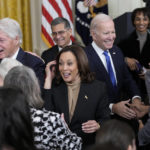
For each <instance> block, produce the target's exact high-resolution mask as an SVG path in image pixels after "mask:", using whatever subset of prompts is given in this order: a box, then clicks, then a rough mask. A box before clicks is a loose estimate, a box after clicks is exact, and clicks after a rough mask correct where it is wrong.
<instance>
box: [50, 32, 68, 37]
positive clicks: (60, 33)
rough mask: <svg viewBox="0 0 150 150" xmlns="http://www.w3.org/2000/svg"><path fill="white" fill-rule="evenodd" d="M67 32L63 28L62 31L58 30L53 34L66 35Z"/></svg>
mask: <svg viewBox="0 0 150 150" xmlns="http://www.w3.org/2000/svg"><path fill="white" fill-rule="evenodd" d="M65 32H67V30H62V31H58V32H52V36H53V37H55V36H57V35H60V36H61V35H64V34H65Z"/></svg>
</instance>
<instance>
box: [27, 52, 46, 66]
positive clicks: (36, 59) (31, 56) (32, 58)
mask: <svg viewBox="0 0 150 150" xmlns="http://www.w3.org/2000/svg"><path fill="white" fill-rule="evenodd" d="M25 59H26V61H27V62H30V63H31V62H32V63H42V64H44V62H43V60H42V58H41V57H40V56H39V55H38V54H36V53H32V52H31V53H30V52H25Z"/></svg>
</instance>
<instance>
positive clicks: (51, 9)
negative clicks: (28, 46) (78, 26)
mask: <svg viewBox="0 0 150 150" xmlns="http://www.w3.org/2000/svg"><path fill="white" fill-rule="evenodd" d="M56 17H64V18H66V19H67V20H68V21H69V22H70V25H71V28H72V29H73V17H72V1H71V0H43V1H42V25H41V31H42V34H41V35H42V39H43V40H44V41H46V43H47V42H49V43H50V44H47V45H52V46H53V45H54V42H53V40H52V37H51V32H52V31H51V25H50V24H51V21H52V20H53V19H54V18H56ZM73 35H74V31H73ZM72 39H73V38H72Z"/></svg>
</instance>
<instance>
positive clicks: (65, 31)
mask: <svg viewBox="0 0 150 150" xmlns="http://www.w3.org/2000/svg"><path fill="white" fill-rule="evenodd" d="M51 30H52V37H53V40H54V42H55V43H56V45H55V46H53V47H51V48H49V49H47V50H45V51H44V52H43V53H42V55H41V57H42V59H43V60H44V61H45V64H47V63H48V62H50V61H53V60H55V58H56V56H57V54H58V52H59V51H60V50H61V49H62V48H64V47H65V46H67V45H71V44H73V43H72V41H71V35H72V29H71V26H70V23H69V21H68V20H67V19H65V18H62V17H57V18H55V19H54V20H53V21H52V22H51Z"/></svg>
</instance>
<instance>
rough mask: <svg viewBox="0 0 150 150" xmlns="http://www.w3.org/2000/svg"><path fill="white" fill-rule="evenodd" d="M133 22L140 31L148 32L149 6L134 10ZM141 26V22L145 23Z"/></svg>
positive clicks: (149, 21)
mask: <svg viewBox="0 0 150 150" xmlns="http://www.w3.org/2000/svg"><path fill="white" fill-rule="evenodd" d="M131 19H132V24H133V26H134V27H135V28H136V30H137V31H139V32H146V31H147V28H149V25H150V12H149V10H148V9H147V8H145V7H143V8H136V9H135V10H134V11H133V12H132V16H131ZM143 23H144V25H142V26H141V24H143Z"/></svg>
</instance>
